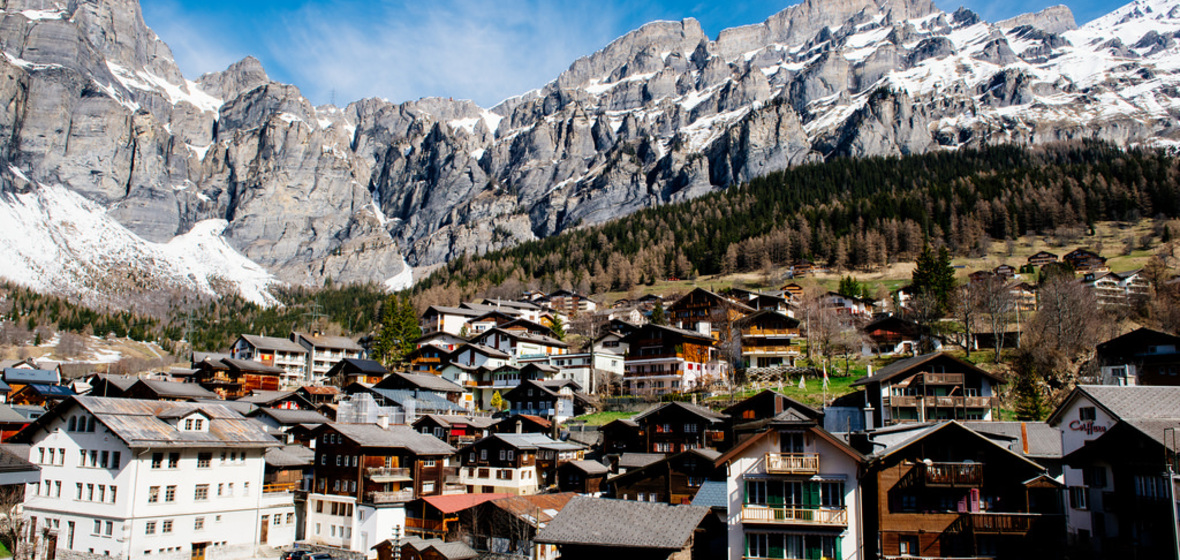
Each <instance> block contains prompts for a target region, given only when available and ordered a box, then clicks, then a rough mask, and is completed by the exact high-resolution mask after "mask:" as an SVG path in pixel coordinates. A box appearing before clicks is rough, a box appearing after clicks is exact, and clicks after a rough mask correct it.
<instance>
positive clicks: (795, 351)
mask: <svg viewBox="0 0 1180 560" xmlns="http://www.w3.org/2000/svg"><path fill="white" fill-rule="evenodd" d="M762 354H791V355H795V356H798V355H799V347H798V346H793V345H792V346H745V345H743V346H742V355H762Z"/></svg>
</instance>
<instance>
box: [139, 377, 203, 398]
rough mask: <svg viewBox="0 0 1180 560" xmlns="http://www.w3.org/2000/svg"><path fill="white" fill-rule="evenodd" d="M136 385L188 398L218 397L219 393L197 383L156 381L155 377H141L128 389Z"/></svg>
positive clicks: (157, 392)
mask: <svg viewBox="0 0 1180 560" xmlns="http://www.w3.org/2000/svg"><path fill="white" fill-rule="evenodd" d="M136 386H143V387H145V388H147V389H148V390H150V391H151V392H152V393H155V394H156V395H158V396H161V397H167V398H188V399H211V400H212V399H217V394H216V393H213V392H211V391H209V390H207V389H205V388H204V387H202V386H200V385H197V384H196V383H178V382H176V381H156V380H154V379H140V380H139V381H137V382H136V383H135V385H132V386H131V387H129V388H128V389H127V390H128V391H130V390H132V389H133V388H135V387H136Z"/></svg>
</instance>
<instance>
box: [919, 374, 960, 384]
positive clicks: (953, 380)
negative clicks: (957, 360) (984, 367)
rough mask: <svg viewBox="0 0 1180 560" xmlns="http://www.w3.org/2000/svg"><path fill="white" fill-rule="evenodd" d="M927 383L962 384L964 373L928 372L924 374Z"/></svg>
mask: <svg viewBox="0 0 1180 560" xmlns="http://www.w3.org/2000/svg"><path fill="white" fill-rule="evenodd" d="M922 375H923V377H924V378H925V382H926V384H927V385H962V384H963V374H961V373H932V372H927V373H924V374H922Z"/></svg>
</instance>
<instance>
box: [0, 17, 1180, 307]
mask: <svg viewBox="0 0 1180 560" xmlns="http://www.w3.org/2000/svg"><path fill="white" fill-rule="evenodd" d="M1169 2H1170V3H1169ZM0 9H2V10H3V12H2V13H0V50H3V52H4V58H3V60H0V102H2V103H0V107H2V108H3V110H0V157H3V158H4V159H5V160H6V161H5V162H4V163H5V165H3V166H0V167H2V169H0V180H2V181H3V193H2V194H3V197H2V198H0V206H2V205H4V204H7V205H8V206H7V208H8V210H10V211H12V212H18V211H20V212H23V211H24V210H21V209H22V208H32V207H33V206H36V205H38V204H39V205H41V206H36V208H35V210H36V211H37V212H43V213H46V215H49V214H51V213H52V212H51V210H52V209H51V208H49V207H48V206H51V205H52V204H53V203H52V201H53V200H57V198H54V197H50V196H47V195H43V194H41V191H44V190H46V189H52V188H57V186H63V187H65V188H66V189H67V190H68V191H69V192H70V193H73V194H75V195H80V196H81V197H82V198H83V199H84V201H85V204H81V203H80V205H79V206H78V207H79V208H83V207H85V208H91V207H93V208H97V209H99V210H97V211H98V212H99V213H101V216H99V217H96V219H99V218H101V219H104V220H108V221H110V222H111V223H110V224H106V225H105V226H104V227H108V226H109V227H112V228H116V229H117V228H122V229H124V230H126V231H127V232H128V234H129V236H128V237H127V239H139V240H141V241H142V243H144V244H146V245H144V246H145V247H148V248H151V247H156V246H165V245H168V244H169V243H171V242H172V241H174V240H175V239H178V237H177V236H181V237H180V238H181V239H188V238H190V237H192V236H188V235H187V234H189V233H190V232H193V231H196V230H199V231H201V232H203V235H204V234H208V233H209V232H218V233H215V234H214V235H215V236H216V238H217V239H218V240H219V241H223V242H224V243H228V246H232V247H233V249H234V250H236V251H237V252H238V253H240V255H238V256H239V257H240V256H244V257H246V259H248V260H246V259H242V260H241V261H237V260H232V259H228V257H224V256H222V257H216V258H215V257H214V256H211V255H214V254H216V255H222V254H223V253H224V252H225V251H223V250H222V249H217V250H214V249H211V248H207V249H200V247H205V246H206V245H202V244H195V245H196V246H197V247H198V248H197V249H194V250H196V251H198V252H200V251H202V250H205V251H208V252H209V253H210V254H209V255H205V254H204V253H201V254H202V255H204V256H202V259H204V261H203V262H208V263H210V266H209V268H210V270H209V271H206V272H202V273H201V274H197V275H196V276H197V277H194V274H188V275H187V276H186V275H185V274H179V275H177V276H176V277H174V278H171V277H170V278H166V279H163V280H157V282H158V283H159V284H160V286H163V287H168V286H171V287H174V288H177V289H182V290H198V291H208V290H209V289H210V288H209V286H221V288H220V289H222V290H228V291H234V286H235V285H236V286H238V291H243V292H245V291H250V292H251V293H254V292H257V291H259V290H258V289H257V288H258V286H257V285H256V284H257V283H258V282H260V280H258V278H257V275H256V274H254V275H247V276H248V277H249V278H251V280H250V281H251V282H254V283H255V284H252V286H253V287H252V288H250V290H247V289H246V288H245V287H244V286H245V285H244V284H242V280H241V279H242V278H244V276H242V275H241V274H237V272H235V270H236V269H235V270H222V271H220V272H219V271H218V270H217V269H218V268H219V267H221V268H230V269H232V268H233V267H235V266H238V267H240V266H241V263H242V262H251V261H252V262H253V263H257V264H258V265H261V266H262V267H264V268H265V269H266V270H267V271H269V273H270V274H271V275H272V276H271V277H270V280H265V281H261V282H263V284H265V282H267V281H270V282H291V283H304V284H318V283H321V282H323V281H324V280H325V279H326V278H331V279H334V280H337V281H345V282H348V281H370V280H373V281H387V282H389V283H390V285H391V286H399V285H404V283H405V282H406V281H408V279H409V274H408V270H409V269H408V267H407V262H406V261H408V263H409V264H411V265H415V266H419V265H430V264H435V263H439V262H443V261H445V260H447V259H449V258H452V257H455V256H457V255H460V254H463V253H465V252H472V251H474V252H482V251H487V250H493V249H496V248H500V247H505V246H509V245H512V244H515V243H519V242H520V241H523V240H528V239H533V238H536V237H542V236H547V235H552V234H555V233H559V232H561V231H563V230H566V229H569V228H571V227H576V226H579V225H584V224H592V223H598V222H601V221H604V220H608V219H611V218H614V217H618V216H621V215H623V214H626V213H628V212H632V211H635V210H638V209H642V208H645V207H649V206H652V205H657V204H664V203H668V202H675V201H678V200H684V199H687V198H691V197H695V196H699V195H701V194H704V193H707V192H710V191H711V190H714V189H720V188H725V187H727V186H729V185H733V184H736V183H740V182H742V181H746V180H749V179H750V178H753V177H756V176H758V175H761V174H764V173H767V172H770V171H774V170H778V169H783V168H785V167H788V166H792V165H796V164H799V163H801V162H807V161H819V160H823V159H825V158H831V157H840V156H849V157H857V156H865V155H880V154H909V153H920V152H925V151H929V150H939V149H956V148H958V147H961V146H973V145H978V144H982V143H994V142H1016V143H1025V144H1032V143H1038V142H1047V141H1053V140H1060V139H1068V138H1104V139H1108V140H1112V141H1115V142H1119V143H1122V144H1153V145H1170V144H1172V143H1174V142H1176V141H1177V140H1180V138H1177V136H1176V130H1175V127H1174V126H1173V124H1172V123H1174V122H1175V121H1176V117H1177V113H1178V112H1180V93H1177V92H1178V91H1180V88H1178V87H1177V84H1178V82H1180V76H1178V75H1177V74H1176V70H1175V69H1176V68H1177V67H1180V65H1178V64H1177V63H1176V61H1177V60H1180V52H1178V50H1177V46H1176V42H1175V38H1176V36H1177V34H1178V32H1180V4H1177V3H1176V0H1140V1H1139V2H1136V3H1134V4H1130V5H1128V6H1126V7H1124V8H1121V9H1119V10H1117V11H1116V12H1114V13H1112V14H1110V15H1109V16H1106V17H1104V18H1102V19H1100V20H1097V21H1095V22H1092V23H1090V24H1088V25H1086V26H1084V27H1083V28H1081V29H1077V28H1076V26H1075V24H1074V21H1073V17H1072V14H1071V13H1070V12H1069V10H1068V8H1065V7H1061V6H1059V7H1054V8H1049V9H1047V10H1044V11H1042V12H1039V13H1037V14H1028V15H1025V16H1020V17H1017V18H1013V19H1011V20H1007V21H1004V22H1000V23H999V24H996V25H992V24H989V23H986V22H983V21H981V20H980V18H979V17H978V16H977V15H975V14H973V13H971V12H968V11H966V10H960V11H958V12H955V13H953V14H948V13H944V12H941V11H939V10H938V9H937V8H936V7H935V6H934V4H933V3H932V2H930V1H929V0H837V1H822V2H821V1H820V0H808V1H806V2H804V3H802V4H799V5H796V6H793V7H790V8H787V9H786V10H784V11H782V12H780V13H778V14H776V15H774V16H772V17H771V18H769V19H767V21H765V22H763V23H761V24H757V25H750V26H745V27H740V28H736V29H730V30H726V31H723V32H722V33H721V34H720V35H719V36H718V37H717V38H716V39H713V40H711V39H710V38H709V37H707V36H705V34H704V33H703V32H702V30H701V28H700V25H699V24H697V22H696V21H694V20H691V19H689V20H684V21H681V22H656V23H652V24H649V25H646V26H644V27H642V28H640V29H638V30H636V31H633V32H631V33H629V34H627V35H625V36H623V37H620V38H619V39H617V40H616V41H614V42H612V43H611V44H610V45H607V46H606V47H605V48H603V49H602V50H601V51H599V52H597V53H594V54H593V55H590V56H587V57H584V58H582V59H579V60H577V61H574V62H573V63H572V64H571V66H570V68H569V69H568V70H567V71H565V72H563V73H562V74H561V75H560V76H557V77H556V78H555V79H554V81H553V82H551V83H550V84H548V85H547V86H545V87H543V88H541V89H539V90H535V91H532V92H529V93H526V94H524V95H521V96H520V97H517V98H513V99H509V100H507V101H505V102H503V103H501V104H500V105H498V106H496V107H492V108H490V109H484V108H481V107H478V106H476V105H475V104H473V103H471V102H467V101H454V100H442V99H422V100H418V101H412V102H406V103H400V104H394V103H390V102H386V101H382V100H376V99H366V100H361V101H357V102H355V103H351V104H349V105H348V106H346V107H344V108H336V107H331V106H322V107H314V106H312V105H311V103H309V102H308V101H307V100H306V99H305V98H304V97H303V96H302V95H301V94H300V92H299V90H298V89H297V88H295V87H293V86H290V85H285V84H280V83H276V82H274V81H272V80H270V78H269V77H268V76H267V74H266V72H265V70H264V69H263V68H262V66H261V64H259V62H258V61H257V60H255V59H253V58H247V59H245V60H243V61H241V62H238V63H236V64H234V65H232V66H230V67H229V68H227V69H226V70H225V71H223V72H218V73H213V74H208V75H205V76H201V77H200V78H199V79H197V80H196V81H188V80H186V79H185V78H184V77H183V76H182V75H181V74H180V72H179V71H178V69H177V68H176V65H175V63H174V62H173V60H172V56H171V53H170V51H169V49H168V47H167V45H165V44H164V43H163V42H162V41H160V39H159V38H158V37H156V36H155V34H153V33H152V32H151V30H150V29H148V28H147V27H146V26H145V25H144V22H143V19H142V17H141V15H140V11H139V5H138V4H137V3H136V2H135V1H134V0H69V1H66V0H57V1H53V0H7V1H6V0H0ZM46 192H48V191H46ZM55 192H56V191H55ZM30 197H31V198H30ZM34 200H35V201H36V202H35V203H34V202H31V201H34ZM30 205H32V206H30ZM0 209H2V208H0ZM29 212H33V210H29ZM18 213H19V212H18ZM26 214H27V212H26ZM51 222H52V223H53V224H55V225H54V227H53V228H49V229H46V230H45V231H44V232H42V233H41V234H40V235H44V236H45V237H46V239H47V240H48V241H46V240H45V239H43V240H41V241H44V242H45V243H46V244H49V245H53V244H54V242H53V239H63V238H66V237H68V236H69V231H70V230H69V227H70V224H71V223H72V222H70V221H69V220H57V221H51ZM120 239H122V237H120ZM67 245H68V244H66V243H57V244H56V245H55V246H58V247H65V246H67ZM94 250H95V251H100V250H99V249H94ZM0 252H2V251H0ZM149 252H150V251H149ZM230 252H233V251H230ZM135 254H136V255H139V254H144V253H142V251H141V252H139V253H135ZM153 254H154V253H153ZM55 255H56V256H55V257H54V258H55V259H56V260H54V261H53V262H54V263H56V264H55V265H54V266H49V265H46V264H44V263H42V262H41V261H40V260H38V259H39V257H38V256H37V255H32V254H29V251H28V250H26V249H22V248H21V247H9V248H8V249H7V252H3V254H0V257H2V258H4V260H5V262H8V263H10V264H9V265H8V267H9V268H11V269H12V270H7V271H5V270H0V273H4V275H5V276H8V277H10V278H17V279H20V280H21V281H24V282H32V281H31V280H29V278H37V277H38V276H40V277H47V276H52V275H53V274H60V272H53V271H60V270H74V269H73V268H71V267H70V266H65V265H63V264H62V263H65V262H66V261H69V260H70V259H73V260H75V261H76V260H80V259H87V260H94V259H95V256H94V255H91V254H87V253H86V252H85V251H81V250H64V249H63V250H61V251H57V252H55ZM138 258H139V257H136V258H128V259H124V260H123V261H118V260H116V262H117V264H118V266H124V267H131V268H134V267H136V266H139V264H137V262H138V261H137V260H136V259H138ZM160 258H162V259H166V257H160ZM227 259H228V260H227ZM231 260H232V262H233V263H237V264H230V262H231ZM38 263H41V264H38ZM37 270H41V271H43V272H42V273H41V274H35V273H32V272H36V271H37ZM30 271H32V272H30ZM194 278H195V279H194ZM210 279H213V280H217V279H221V280H224V282H217V281H212V282H211V281H210ZM202 282H203V283H202ZM42 283H43V284H45V285H46V286H49V285H54V284H59V283H61V284H63V285H66V286H67V287H66V288H64V289H63V290H62V291H65V292H71V293H79V294H83V295H89V296H93V297H99V296H102V297H106V298H107V299H108V300H109V301H114V302H118V300H119V297H118V296H117V295H112V292H118V291H129V292H134V291H135V290H136V289H137V288H136V287H135V285H132V286H130V287H126V286H122V287H117V288H116V289H107V287H106V286H97V287H96V286H94V285H93V282H89V283H88V282H83V281H81V280H78V279H76V278H75V282H73V284H71V283H70V282H64V283H62V282H55V281H54V280H53V279H46V280H44V281H43V282H42ZM71 285H73V286H74V287H72V288H71V287H69V286H71ZM87 286H89V288H88V289H86V288H87ZM227 286H228V287H227ZM215 291H216V290H215ZM263 291H264V290H263Z"/></svg>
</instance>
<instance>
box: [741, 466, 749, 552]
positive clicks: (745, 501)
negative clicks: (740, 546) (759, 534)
mask: <svg viewBox="0 0 1180 560" xmlns="http://www.w3.org/2000/svg"><path fill="white" fill-rule="evenodd" d="M750 484H751V482H750V481H749V480H747V481H746V491H745V493H743V494H742V505H743V506H745V505H749V504H750ZM746 544H747V545H748V544H750V539H749V537H746Z"/></svg>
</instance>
